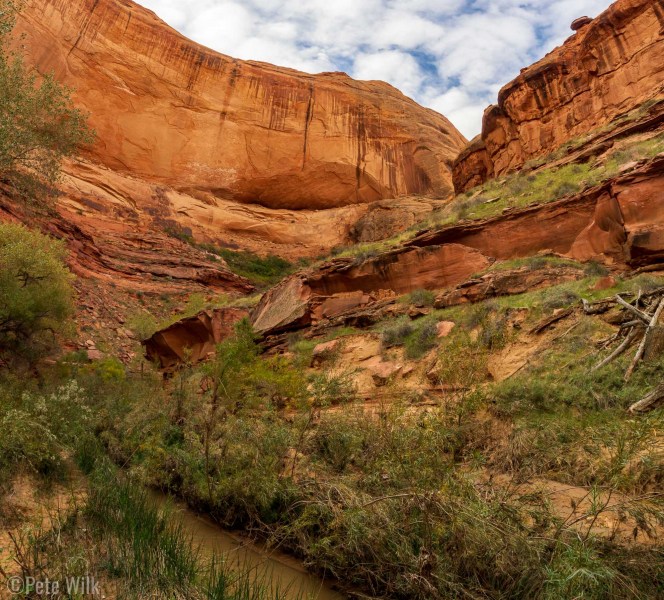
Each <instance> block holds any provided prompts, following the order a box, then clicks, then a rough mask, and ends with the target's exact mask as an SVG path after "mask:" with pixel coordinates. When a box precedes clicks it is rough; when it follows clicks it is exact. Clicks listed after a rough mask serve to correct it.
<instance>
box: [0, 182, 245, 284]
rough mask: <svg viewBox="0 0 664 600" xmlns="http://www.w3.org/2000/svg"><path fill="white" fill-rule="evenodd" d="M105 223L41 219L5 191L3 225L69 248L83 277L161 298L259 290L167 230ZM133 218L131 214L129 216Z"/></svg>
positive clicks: (84, 218) (0, 206)
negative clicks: (22, 227) (11, 223)
mask: <svg viewBox="0 0 664 600" xmlns="http://www.w3.org/2000/svg"><path fill="white" fill-rule="evenodd" d="M105 216H106V218H105V219H103V218H102V219H99V218H89V216H88V215H86V214H83V213H80V214H79V213H74V212H72V213H69V212H64V214H59V213H57V212H51V213H50V214H36V213H34V212H31V211H30V210H29V209H26V208H25V206H24V205H23V204H22V203H21V202H17V201H15V200H13V199H12V197H11V190H9V189H2V188H0V221H3V220H15V221H20V222H23V223H28V224H29V225H30V226H31V227H34V228H38V229H40V230H42V231H43V232H44V233H48V234H49V235H52V236H54V237H56V238H59V239H62V240H63V241H64V242H65V243H66V244H67V247H68V249H69V259H68V265H69V268H70V269H71V271H72V272H73V273H74V274H76V275H78V276H79V277H82V278H85V279H91V280H96V281H97V283H98V284H102V283H105V284H110V285H112V286H113V287H114V288H118V289H120V290H125V291H132V292H133V291H140V292H153V293H156V294H167V293H191V292H204V291H209V292H217V293H223V292H230V293H234V294H248V293H250V292H252V291H254V290H255V287H254V286H253V285H252V284H251V282H249V281H248V280H247V279H245V278H244V277H240V276H239V275H236V274H235V273H233V272H232V271H231V270H230V269H229V268H228V265H227V264H226V263H225V262H224V261H223V260H222V259H220V258H219V257H217V256H214V255H211V254H209V253H207V252H204V251H202V250H200V249H197V248H195V247H193V246H191V245H190V244H187V243H184V242H182V241H180V240H177V239H175V238H173V237H171V236H169V235H167V234H166V233H164V232H163V231H160V230H159V229H156V230H154V231H148V230H136V229H135V227H133V224H132V222H131V220H130V219H129V222H123V220H122V219H118V218H117V216H116V218H115V219H114V218H113V217H114V213H113V212H109V213H108V214H106V215H105ZM126 216H127V215H125V217H126Z"/></svg>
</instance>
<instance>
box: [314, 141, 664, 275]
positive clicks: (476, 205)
mask: <svg viewBox="0 0 664 600" xmlns="http://www.w3.org/2000/svg"><path fill="white" fill-rule="evenodd" d="M584 139H585V138H584ZM583 141H584V140H583V139H579V140H576V141H572V142H569V143H568V145H565V146H563V147H562V148H561V149H560V150H559V151H558V152H557V154H556V155H552V156H551V157H547V158H546V159H541V164H542V165H543V164H546V163H548V162H550V160H553V159H554V158H555V156H557V155H558V154H559V155H560V156H558V158H561V157H562V156H564V154H565V153H566V152H567V150H568V148H572V147H574V146H575V145H580V144H581V143H582V142H583ZM661 152H664V134H661V133H660V134H658V135H655V136H653V137H651V138H649V139H646V140H639V141H634V140H630V139H627V140H625V141H622V142H620V143H619V144H618V147H617V148H616V149H614V150H612V151H610V152H609V153H608V155H607V156H606V157H604V158H602V159H601V160H597V159H594V160H592V161H590V162H587V163H583V164H578V163H572V164H567V165H563V166H560V167H551V168H539V169H537V170H536V171H533V170H531V168H534V167H536V166H541V165H537V164H535V163H533V164H530V165H527V167H526V168H525V169H524V170H523V171H522V172H519V173H514V174H512V175H509V176H507V177H504V178H501V179H494V180H491V181H488V182H487V183H485V184H484V185H482V186H479V187H477V188H475V189H473V190H470V191H468V192H465V193H464V194H460V195H458V196H457V197H456V198H455V199H454V200H452V202H450V204H449V205H447V206H446V207H445V208H444V209H441V210H437V211H434V212H433V213H431V214H430V215H428V216H427V217H426V218H425V219H423V220H422V221H420V222H418V223H416V224H415V225H413V226H412V227H410V228H408V229H407V230H406V231H404V232H401V233H399V234H398V235H396V236H393V237H391V238H388V239H385V240H382V241H380V242H371V243H365V244H355V245H353V246H352V247H349V248H345V249H342V250H336V251H335V253H334V255H333V256H334V257H337V258H353V259H354V260H355V261H356V262H358V263H361V262H363V261H364V260H367V259H370V258H372V257H375V256H377V255H379V254H380V253H382V252H387V251H389V250H391V249H393V248H395V247H397V246H399V245H400V244H403V243H404V242H407V241H409V240H411V239H413V238H414V237H415V236H416V235H417V234H418V233H419V232H421V231H423V230H427V229H436V228H442V227H448V226H451V225H454V224H457V223H459V222H460V221H463V220H472V221H476V220H483V219H489V218H492V217H495V216H498V215H500V214H501V213H502V212H503V211H505V210H507V209H511V208H525V207H527V206H534V205H538V204H546V203H549V202H554V201H556V200H559V199H561V198H563V197H565V196H569V195H573V194H576V193H578V192H581V191H582V190H583V189H586V188H589V187H592V186H595V185H597V184H599V183H601V182H603V181H606V180H608V179H610V178H612V177H615V176H616V175H617V174H618V173H619V171H620V168H621V167H622V166H623V165H625V164H627V163H629V162H633V161H638V160H643V159H648V158H653V157H654V156H656V155H657V154H659V153H661ZM328 259H329V257H321V258H320V259H319V261H318V263H317V264H321V263H322V262H325V261H326V260H328Z"/></svg>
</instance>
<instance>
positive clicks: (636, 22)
mask: <svg viewBox="0 0 664 600" xmlns="http://www.w3.org/2000/svg"><path fill="white" fill-rule="evenodd" d="M579 25H581V26H579ZM577 26H579V27H578V31H577V32H576V33H575V34H574V35H573V36H572V37H571V38H569V39H568V40H567V41H566V42H565V44H564V45H562V46H561V47H559V48H557V49H556V50H554V51H553V52H551V53H550V54H548V55H547V56H546V57H545V58H543V59H542V60H540V61H539V62H537V63H535V64H534V65H532V66H530V67H528V68H527V69H524V70H523V71H522V72H521V74H520V75H519V76H518V77H517V78H516V79H514V80H513V81H512V82H510V83H508V84H507V85H506V86H505V87H503V89H502V90H501V91H500V93H499V95H498V104H497V105H495V106H490V107H489V108H487V110H486V111H485V113H484V120H483V125H482V134H481V138H480V139H476V140H473V142H472V144H471V145H470V146H469V147H468V148H467V149H466V150H464V151H463V152H462V153H461V155H460V156H459V158H458V159H457V160H456V162H455V165H454V185H455V188H456V191H457V192H462V191H465V190H467V189H470V188H471V187H473V186H475V185H477V184H478V183H482V182H483V181H486V180H487V179H489V178H491V177H494V176H500V175H503V174H505V173H509V172H511V171H514V170H515V169H518V168H519V167H521V166H522V165H523V164H524V163H525V162H526V161H528V160H530V159H533V158H536V157H539V156H543V155H546V154H548V153H550V152H552V151H554V150H555V149H557V148H558V147H559V146H561V145H562V144H564V143H565V142H567V141H569V140H571V139H573V138H575V137H578V136H580V135H583V134H585V133H587V132H589V131H591V130H593V129H595V128H598V127H601V126H603V125H605V124H607V123H608V122H610V121H611V120H612V119H613V118H615V117H616V116H617V115H621V114H624V113H626V112H628V111H630V110H631V109H633V108H636V107H637V106H639V105H641V104H642V103H643V102H645V101H648V100H650V99H652V98H655V97H658V96H662V94H663V92H664V85H663V83H662V81H663V79H662V73H663V72H664V0H618V1H617V2H615V3H614V4H612V5H611V6H610V7H609V8H608V9H607V10H606V11H605V12H604V13H602V14H601V15H599V16H598V17H597V18H595V19H593V20H592V21H591V22H590V23H588V22H583V23H577Z"/></svg>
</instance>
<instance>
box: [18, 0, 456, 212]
mask: <svg viewBox="0 0 664 600" xmlns="http://www.w3.org/2000/svg"><path fill="white" fill-rule="evenodd" d="M17 33H18V34H20V35H23V36H24V44H25V49H26V52H27V54H28V57H29V59H30V61H31V62H33V63H34V64H35V65H36V66H37V68H38V69H39V70H40V71H51V70H53V71H54V72H55V74H56V76H57V77H58V79H60V80H62V81H64V82H65V83H67V84H69V85H70V86H72V87H74V88H75V89H76V93H75V98H76V101H77V103H78V104H79V105H80V106H81V107H83V108H84V109H86V110H87V111H88V112H89V113H90V122H91V125H92V126H93V127H94V128H95V129H96V131H97V134H98V141H97V143H96V144H95V146H94V148H92V149H91V151H90V152H89V157H90V158H92V159H93V160H94V161H96V162H99V163H101V164H103V165H105V166H107V167H109V168H111V169H113V170H116V171H119V172H124V173H129V174H131V175H134V176H137V177H139V178H141V179H144V180H147V181H151V182H158V183H160V184H162V185H166V186H169V187H172V188H175V189H177V190H178V191H181V192H185V193H188V194H189V195H191V196H194V197H199V198H201V199H204V200H205V201H208V202H210V201H212V202H213V201H214V199H216V198H220V199H224V200H233V201H236V202H244V203H253V204H260V205H262V206H265V207H270V208H275V209H282V208H290V209H303V208H309V209H311V208H317V209H321V208H331V207H338V206H345V205H349V204H357V203H367V202H372V201H374V200H379V199H383V198H393V197H398V196H401V195H404V194H421V195H433V196H446V195H448V194H449V192H450V191H451V188H452V186H451V174H450V164H451V162H452V160H453V159H454V157H455V156H456V154H457V153H458V151H459V149H460V148H461V147H463V145H464V143H465V140H464V139H463V137H462V136H461V134H459V133H458V131H457V130H456V129H455V128H454V127H453V126H452V124H451V123H450V122H449V121H448V120H447V119H445V118H444V117H443V116H441V115H439V114H437V113H435V112H434V111H431V110H428V109H425V108H422V107H421V106H419V105H417V104H416V103H415V102H413V101H412V100H410V99H409V98H407V97H405V96H404V95H403V94H401V93H400V92H399V91H398V90H396V89H395V88H393V87H391V86H389V85H388V84H386V83H382V82H360V81H354V80H352V79H351V78H349V77H348V76H347V75H345V74H343V73H323V74H319V75H307V74H305V73H300V72H297V71H294V70H290V69H285V68H279V67H275V66H272V65H269V64H264V63H257V62H246V61H241V60H236V59H233V58H231V57H228V56H224V55H221V54H218V53H215V52H213V51H211V50H209V49H207V48H204V47H202V46H200V45H198V44H195V43H193V42H191V41H189V40H187V39H186V38H184V37H183V36H181V35H179V34H178V33H177V32H175V31H174V30H173V29H171V28H169V27H168V26H167V25H166V24H165V23H163V22H162V21H161V20H159V19H158V18H157V17H156V16H155V15H154V14H153V13H151V12H150V11H148V10H146V9H144V8H142V7H140V6H138V5H136V4H134V3H133V2H131V1H129V0H29V1H28V5H27V8H26V9H25V11H24V12H23V13H22V15H21V18H20V21H19V25H18V30H17Z"/></svg>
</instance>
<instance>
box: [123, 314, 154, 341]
mask: <svg viewBox="0 0 664 600" xmlns="http://www.w3.org/2000/svg"><path fill="white" fill-rule="evenodd" d="M127 327H128V328H129V329H130V330H131V331H132V332H133V333H134V334H135V335H136V337H137V338H138V339H139V340H140V341H143V340H147V339H148V338H150V337H151V336H152V335H153V334H154V333H155V332H156V331H157V330H158V329H159V323H158V321H157V319H156V318H155V317H154V316H153V315H152V314H150V313H149V312H147V311H145V310H142V311H139V312H136V313H134V314H132V315H130V316H129V318H128V319H127Z"/></svg>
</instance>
